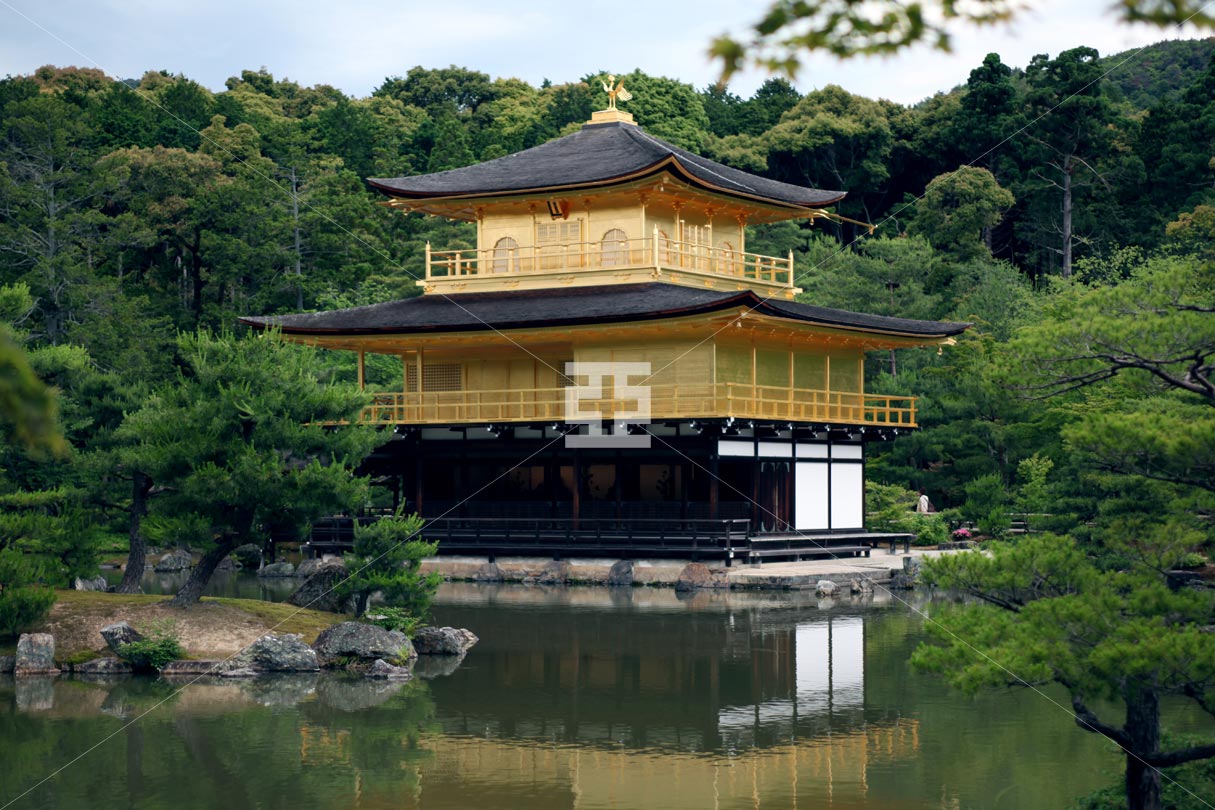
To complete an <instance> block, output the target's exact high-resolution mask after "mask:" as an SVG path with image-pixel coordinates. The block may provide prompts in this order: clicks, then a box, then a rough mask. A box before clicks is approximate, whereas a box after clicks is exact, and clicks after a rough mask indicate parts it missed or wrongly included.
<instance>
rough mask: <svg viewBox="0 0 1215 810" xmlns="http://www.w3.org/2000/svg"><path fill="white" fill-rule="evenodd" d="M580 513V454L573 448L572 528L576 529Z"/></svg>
mask: <svg viewBox="0 0 1215 810" xmlns="http://www.w3.org/2000/svg"><path fill="white" fill-rule="evenodd" d="M581 511H582V452H581V451H580V450H579V449H578V448H577V447H575V448H574V502H573V504H571V506H570V516H571V519H572V520H573V525H574V528H575V529H577V528H578V516H579V514H580V513H581Z"/></svg>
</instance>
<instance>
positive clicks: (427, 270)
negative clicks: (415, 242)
mask: <svg viewBox="0 0 1215 810" xmlns="http://www.w3.org/2000/svg"><path fill="white" fill-rule="evenodd" d="M430 277H431V273H430V242H427V243H426V280H427V281H429V280H430Z"/></svg>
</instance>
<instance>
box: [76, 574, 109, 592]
mask: <svg viewBox="0 0 1215 810" xmlns="http://www.w3.org/2000/svg"><path fill="white" fill-rule="evenodd" d="M72 587H73V588H75V589H76V590H78V591H98V592H101V593H105V592H106V591H107V590H109V588H110V586H109V585H108V584H106V581H105V577H103V576H101V575H98V576H95V577H93V578H92V579H82V578H80V577H76V578H75V579H74V580H72Z"/></svg>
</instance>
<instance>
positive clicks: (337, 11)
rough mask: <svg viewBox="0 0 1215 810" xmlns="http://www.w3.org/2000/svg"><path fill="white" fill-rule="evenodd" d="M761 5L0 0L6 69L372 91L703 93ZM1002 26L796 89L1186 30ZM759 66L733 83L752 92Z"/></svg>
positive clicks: (889, 86)
mask: <svg viewBox="0 0 1215 810" xmlns="http://www.w3.org/2000/svg"><path fill="white" fill-rule="evenodd" d="M769 3H770V0H612V1H611V2H607V1H606V0H582V2H572V3H571V2H553V1H552V0H531V2H520V0H454V1H453V0H448V2H443V1H442V0H432V1H431V2H425V3H423V2H418V1H417V0H346V2H339V1H336V0H327V2H315V1H314V0H295V1H294V2H286V0H243V1H242V2H237V1H236V0H194V1H193V2H183V0H0V75H6V74H7V75H19V74H24V73H30V72H32V71H33V70H35V69H36V68H38V67H40V66H41V65H45V64H54V65H60V66H64V65H76V66H80V67H97V68H101V69H102V70H104V71H105V72H106V73H107V74H109V75H111V76H114V77H118V78H137V77H139V76H140V75H142V74H143V73H144V72H145V71H147V70H167V71H169V72H171V73H182V74H185V75H186V76H188V77H190V78H192V79H194V80H195V81H198V82H200V83H201V84H203V85H205V86H207V87H210V88H212V89H215V90H221V89H223V86H224V80H225V79H227V78H228V77H229V76H233V75H237V74H239V73H240V71H241V70H243V69H257V68H261V67H265V68H267V69H268V70H269V71H270V72H271V73H273V74H274V75H275V76H276V77H278V78H290V79H292V80H294V81H297V82H299V83H301V84H303V85H312V84H331V85H334V86H336V87H338V88H340V89H341V90H343V91H344V92H346V93H347V94H350V95H355V96H366V95H368V94H369V93H370V92H371V91H372V90H373V89H375V87H376V86H378V85H379V84H380V83H381V82H382V81H383V80H384V79H385V78H386V77H389V76H396V75H403V74H404V73H405V72H407V71H408V70H409V68H411V67H413V66H414V65H422V66H424V67H428V68H436V67H446V66H448V65H453V64H454V65H459V66H462V67H468V68H472V69H475V70H480V71H483V72H485V73H488V74H490V75H491V76H494V77H517V78H520V79H524V80H526V81H528V82H530V83H532V84H536V85H538V84H539V83H540V82H541V81H542V80H544V79H546V78H547V79H551V80H552V81H553V82H554V83H562V82H566V81H575V80H577V79H578V78H580V77H581V76H584V75H587V74H592V73H599V72H614V73H618V74H622V73H627V72H629V71H631V70H632V69H633V68H641V70H643V71H645V72H646V73H649V74H653V75H661V76H669V77H671V78H674V79H679V80H681V81H685V82H689V83H691V84H693V85H695V86H696V87H697V88H702V87H704V86H706V85H708V84H710V83H711V82H713V81H715V80H716V79H717V77H718V75H719V71H720V66H719V65H717V64H715V63H714V62H712V61H711V60H710V59H709V58H708V56H707V51H708V48H709V45H710V43H711V42H712V41H713V39H714V38H715V37H717V36H719V35H721V34H723V33H729V34H732V35H734V36H736V37H741V36H743V35H745V33H746V32H747V31H748V30H749V27H750V26H751V25H752V24H754V22H755V21H756V20H758V19H759V18H760V17H761V16H762V14H763V12H764V10H765V9H766V8H767V6H768V5H769ZM1026 5H1027V6H1028V7H1029V10H1028V11H1027V12H1025V13H1024V14H1022V15H1021V17H1020V18H1019V19H1018V20H1017V22H1015V23H1014V24H1013V25H1012V26H1011V27H1009V28H1007V29H972V28H964V27H959V28H957V29H955V35H954V52H953V53H952V54H942V53H937V52H933V51H930V50H928V49H925V48H917V49H915V50H912V51H909V52H906V53H904V54H902V55H900V56H898V57H895V58H866V59H854V60H849V61H847V62H841V61H838V60H835V59H834V58H831V57H814V58H812V59H808V60H807V61H806V63H805V65H804V67H803V69H802V71H801V72H800V73H799V75H798V77H797V80H796V82H795V84H796V85H797V87H798V89H799V90H801V91H802V92H809V91H810V90H814V89H816V88H820V87H823V86H825V85H828V84H838V85H841V86H843V87H844V88H845V89H847V90H849V91H851V92H853V93H858V94H861V95H865V96H869V97H871V98H879V97H880V98H887V99H890V100H892V101H897V102H901V103H904V104H914V103H916V102H918V101H921V100H923V99H924V98H927V97H929V96H931V95H932V94H933V93H936V92H940V91H948V90H949V89H950V88H952V87H954V86H955V85H958V84H962V83H964V82H965V81H966V78H967V76H968V74H969V73H970V71H971V69H973V68H974V67H976V66H978V65H979V64H980V63H981V62H982V60H983V57H984V55H985V54H987V53H989V52H992V51H995V52H997V53H999V54H1000V55H1001V57H1002V58H1003V60H1004V62H1005V63H1006V64H1009V65H1013V66H1018V67H1020V66H1024V65H1025V64H1027V63H1028V62H1029V60H1030V58H1031V57H1033V56H1034V55H1035V54H1038V53H1049V54H1051V55H1055V54H1057V53H1059V52H1060V51H1062V50H1066V49H1068V48H1072V47H1076V46H1078V45H1088V46H1091V47H1095V48H1096V49H1097V50H1098V51H1100V52H1101V53H1102V54H1108V53H1115V52H1118V51H1124V50H1127V49H1131V48H1137V47H1141V46H1143V45H1147V44H1150V43H1152V42H1157V41H1160V40H1162V39H1179V38H1193V37H1197V36H1200V34H1199V33H1198V32H1196V31H1194V30H1192V29H1188V30H1179V29H1176V28H1173V29H1167V30H1165V29H1159V28H1155V27H1151V26H1144V25H1126V24H1123V23H1120V22H1118V21H1117V20H1116V19H1115V18H1114V16H1113V15H1112V13H1111V12H1110V11H1109V8H1110V6H1111V5H1112V0H1054V2H1050V1H1049V0H1047V1H1046V2H1043V1H1042V0H1026ZM765 77H766V74H764V73H763V72H760V71H757V70H749V71H746V72H744V73H742V74H740V75H738V76H736V77H735V78H734V79H733V80H732V81H731V84H730V89H731V91H732V92H734V93H737V94H739V95H740V96H743V97H744V98H745V97H748V96H750V95H751V94H752V93H753V92H754V90H755V88H756V87H758V86H759V85H760V83H762V82H763V80H764V78H765Z"/></svg>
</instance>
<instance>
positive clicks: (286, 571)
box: [257, 562, 295, 577]
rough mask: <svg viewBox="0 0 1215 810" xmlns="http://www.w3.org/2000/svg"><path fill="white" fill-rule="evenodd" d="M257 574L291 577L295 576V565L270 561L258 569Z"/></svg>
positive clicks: (261, 575) (260, 575)
mask: <svg viewBox="0 0 1215 810" xmlns="http://www.w3.org/2000/svg"><path fill="white" fill-rule="evenodd" d="M257 575H258V576H259V577H293V576H295V566H294V565H292V564H291V563H289V562H278V563H270V564H269V565H263V566H262V567H261V568H260V569H258V572H257Z"/></svg>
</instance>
